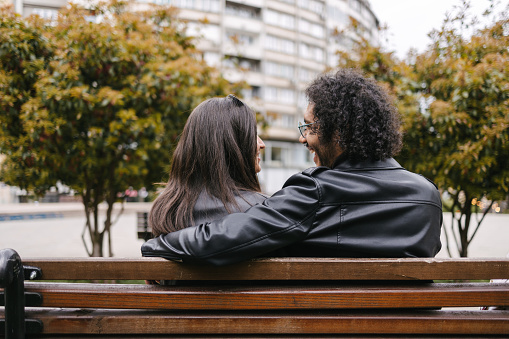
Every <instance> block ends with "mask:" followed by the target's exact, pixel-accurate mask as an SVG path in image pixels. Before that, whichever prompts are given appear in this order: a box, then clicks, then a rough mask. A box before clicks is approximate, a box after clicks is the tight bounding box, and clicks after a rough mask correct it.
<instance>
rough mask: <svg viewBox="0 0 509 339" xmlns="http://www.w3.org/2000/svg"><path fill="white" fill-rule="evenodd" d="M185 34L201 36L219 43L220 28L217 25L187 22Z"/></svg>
mask: <svg viewBox="0 0 509 339" xmlns="http://www.w3.org/2000/svg"><path fill="white" fill-rule="evenodd" d="M186 34H187V35H188V36H193V37H197V38H203V39H204V40H207V41H212V42H214V43H216V44H219V43H220V41H219V37H220V35H221V34H220V29H219V26H217V25H207V24H199V23H196V22H189V23H187V29H186Z"/></svg>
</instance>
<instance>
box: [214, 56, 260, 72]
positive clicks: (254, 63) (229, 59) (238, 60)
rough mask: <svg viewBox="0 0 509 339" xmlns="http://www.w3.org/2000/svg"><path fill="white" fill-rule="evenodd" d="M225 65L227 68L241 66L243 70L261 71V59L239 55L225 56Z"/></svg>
mask: <svg viewBox="0 0 509 339" xmlns="http://www.w3.org/2000/svg"><path fill="white" fill-rule="evenodd" d="M223 66H224V67H227V68H240V69H241V70H243V71H251V72H260V61H259V60H253V59H248V58H242V57H237V56H229V55H227V56H225V59H224V61H223Z"/></svg>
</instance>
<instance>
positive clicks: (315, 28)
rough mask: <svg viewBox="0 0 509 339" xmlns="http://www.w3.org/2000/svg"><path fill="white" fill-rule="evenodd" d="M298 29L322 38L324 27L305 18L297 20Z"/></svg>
mask: <svg viewBox="0 0 509 339" xmlns="http://www.w3.org/2000/svg"><path fill="white" fill-rule="evenodd" d="M299 31H300V32H302V33H305V34H309V35H312V36H314V37H317V38H323V36H324V29H323V26H322V25H319V24H315V23H312V22H310V21H308V20H305V19H300V20H299Z"/></svg>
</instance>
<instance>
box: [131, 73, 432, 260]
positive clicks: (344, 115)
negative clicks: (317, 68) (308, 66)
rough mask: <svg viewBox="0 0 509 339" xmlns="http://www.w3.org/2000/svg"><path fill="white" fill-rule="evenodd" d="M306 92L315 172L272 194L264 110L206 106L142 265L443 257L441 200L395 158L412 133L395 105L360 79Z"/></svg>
mask: <svg viewBox="0 0 509 339" xmlns="http://www.w3.org/2000/svg"><path fill="white" fill-rule="evenodd" d="M306 95H307V98H308V100H309V105H308V107H307V109H306V112H305V113H304V123H303V124H301V123H299V126H298V128H299V131H300V137H299V141H300V142H301V143H302V144H303V145H304V146H306V147H307V148H308V149H309V151H310V152H311V153H314V159H313V160H314V162H315V164H316V167H312V168H309V169H307V170H305V171H303V172H301V173H298V174H295V175H293V176H292V177H291V178H289V179H288V180H287V182H286V183H285V185H284V186H283V188H282V189H281V190H280V191H278V192H276V193H275V194H274V195H273V196H271V197H266V196H264V195H262V194H261V193H260V185H259V182H258V179H257V176H256V173H257V172H259V171H260V169H261V168H260V158H259V156H260V155H259V154H260V150H261V149H263V148H264V147H265V145H264V144H263V141H262V140H261V139H260V138H259V137H258V136H257V132H256V120H255V116H254V112H253V111H252V110H251V109H250V108H249V107H247V106H246V105H245V104H244V103H243V102H242V101H240V100H239V99H237V98H236V97H234V96H232V95H229V96H228V97H226V98H214V99H209V100H207V101H205V102H203V103H201V104H200V105H199V106H198V107H197V108H196V109H195V110H194V111H193V113H191V115H190V117H189V120H188V121H187V124H186V126H185V128H184V131H183V133H182V136H181V139H180V141H179V143H178V145H177V148H176V150H175V153H174V156H173V161H172V168H171V172H170V178H169V181H168V184H167V186H166V188H165V189H164V191H163V192H162V193H161V194H160V196H159V197H158V198H157V199H156V201H155V202H154V205H153V208H152V211H151V213H150V217H149V222H150V224H151V227H152V230H153V234H154V235H155V236H156V237H155V238H154V239H151V240H149V241H147V242H146V243H145V244H143V246H142V249H141V251H142V254H143V256H145V257H163V258H166V259H171V260H176V261H184V262H191V263H208V264H213V265H226V264H231V263H235V262H239V261H243V260H247V259H251V258H255V257H262V256H264V257H269V256H272V257H274V256H276V257H281V256H285V257H392V258H399V257H433V256H435V255H436V254H437V253H438V251H439V250H440V248H441V244H440V228H441V224H442V205H441V200H440V194H439V192H438V190H437V188H436V186H435V185H434V184H433V183H432V182H430V181H428V180H427V179H426V178H424V177H422V176H420V175H418V174H415V173H412V172H409V171H407V170H405V169H404V168H402V167H401V166H400V165H399V164H398V163H397V162H396V161H395V160H394V159H393V158H392V157H393V156H394V155H395V154H396V153H397V152H398V151H399V150H400V149H401V145H402V141H401V139H402V135H401V130H400V120H399V116H398V112H397V110H396V108H395V107H394V105H393V104H392V103H391V100H390V99H389V96H388V95H387V94H386V93H385V92H384V90H383V89H382V88H381V87H379V86H378V85H377V84H376V83H375V82H374V81H373V80H370V79H367V78H365V77H363V76H362V75H360V74H359V73H357V72H356V71H353V70H339V71H338V72H336V73H334V74H324V75H321V76H319V77H318V78H317V79H316V80H314V82H312V83H311V85H310V86H309V87H308V88H307V89H306ZM191 225H197V226H193V227H185V226H191ZM181 228H182V229H181Z"/></svg>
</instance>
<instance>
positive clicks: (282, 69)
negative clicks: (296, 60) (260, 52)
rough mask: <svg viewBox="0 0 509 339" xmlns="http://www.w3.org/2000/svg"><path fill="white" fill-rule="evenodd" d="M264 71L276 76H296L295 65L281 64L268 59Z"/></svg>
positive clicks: (287, 77) (288, 77)
mask: <svg viewBox="0 0 509 339" xmlns="http://www.w3.org/2000/svg"><path fill="white" fill-rule="evenodd" d="M264 65H265V67H264V71H265V74H267V75H272V76H276V77H281V78H286V79H293V77H294V67H293V66H291V65H285V64H280V63H277V62H271V61H267V62H265V64H264Z"/></svg>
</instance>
